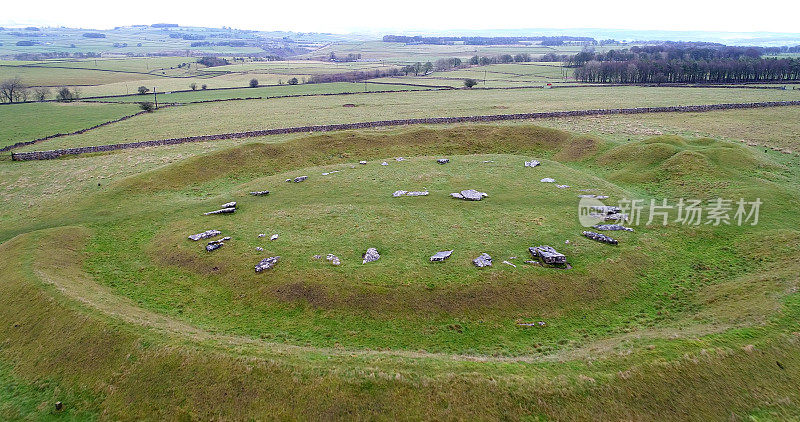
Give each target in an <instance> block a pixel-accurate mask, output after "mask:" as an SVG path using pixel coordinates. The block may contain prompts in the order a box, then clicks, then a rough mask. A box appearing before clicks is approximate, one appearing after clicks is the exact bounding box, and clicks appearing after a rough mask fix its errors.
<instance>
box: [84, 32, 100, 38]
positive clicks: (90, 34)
mask: <svg viewBox="0 0 800 422" xmlns="http://www.w3.org/2000/svg"><path fill="white" fill-rule="evenodd" d="M83 36H84V37H86V38H105V37H106V34H101V33H99V32H84V33H83Z"/></svg>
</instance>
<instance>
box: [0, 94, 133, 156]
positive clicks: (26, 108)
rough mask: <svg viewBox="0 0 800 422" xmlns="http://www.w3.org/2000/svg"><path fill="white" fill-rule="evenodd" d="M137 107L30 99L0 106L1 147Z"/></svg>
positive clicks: (83, 125) (130, 111)
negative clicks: (24, 102) (48, 101)
mask: <svg viewBox="0 0 800 422" xmlns="http://www.w3.org/2000/svg"><path fill="white" fill-rule="evenodd" d="M137 111H139V108H138V107H137V106H135V105H131V104H104V105H100V104H87V103H69V104H62V103H33V104H13V105H3V106H0V128H2V131H0V148H2V147H5V146H7V145H11V144H14V143H17V142H22V141H32V140H34V139H36V138H41V137H44V136H49V135H54V134H56V133H68V132H73V131H76V130H79V129H84V128H87V127H90V126H94V125H96V124H98V123H103V122H106V121H109V120H114V119H118V118H120V117H122V116H126V115H130V114H133V113H136V112H137Z"/></svg>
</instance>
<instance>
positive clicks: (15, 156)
mask: <svg viewBox="0 0 800 422" xmlns="http://www.w3.org/2000/svg"><path fill="white" fill-rule="evenodd" d="M798 105H800V101H766V102H755V103H727V104H706V105H690V106H662V107H636V108H614V109H594V110H571V111H549V112H537V113H518V114H491V115H482V116H461V117H428V118H416V119H398V120H378V121H372V122H362V123H340V124H331V125H313V126H299V127H286V128H277V129H263V130H252V131H246V132H230V133H222V134H215V135H196V136H187V137H182V138H170V139H161V140H154V141H142V142H128V143H121V144H111V145H97V146H87V147H77V148H66V149H57V150H50V151H31V152H20V153H13V152H12V153H11V159H12V160H14V161H32V160H52V159H56V158H59V157H62V156H64V155H79V154H91V153H97V152H108V151H116V150H121V149H132V148H145V147H155V146H165V145H176V144H183V143H187V142H202V141H216V140H223V139H242V138H253V137H260V136H270V135H282V134H290V133H305V132H307V133H312V132H333V131H340V130H353V129H368V128H377V127H389V126H406V125H418V124H449V123H470V122H497V121H507V120H533V119H543V118H553V117H575V116H602V115H615V114H646V113H680V112H707V111H714V110H732V109H747V108H763V107H783V106H798ZM137 114H138V113H137Z"/></svg>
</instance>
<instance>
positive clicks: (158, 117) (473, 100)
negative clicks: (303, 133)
mask: <svg viewBox="0 0 800 422" xmlns="http://www.w3.org/2000/svg"><path fill="white" fill-rule="evenodd" d="M357 86H358V85H356V84H354V87H357ZM356 89H357V88H356ZM798 98H800V91H778V90H748V89H707V88H654V87H582V88H568V89H551V90H544V89H519V90H449V91H434V92H393V93H381V94H356V95H352V96H346V97H336V96H334V97H313V98H279V99H269V100H251V101H234V102H227V103H212V104H195V105H186V106H181V107H174V108H168V109H164V110H161V111H158V112H156V113H152V114H148V115H145V116H140V117H138V118H135V119H131V120H128V121H125V122H121V123H119V124H115V125H112V127H104V128H100V129H97V130H95V131H92V132H90V133H85V134H82V135H76V136H69V137H64V138H59V139H53V140H51V141H47V142H46V143H43V144H40V145H37V146H36V147H35V148H33V147H26V148H24V150H33V149H56V148H65V147H75V146H85V145H101V144H110V143H120V142H132V141H144V140H152V139H162V138H172V137H183V136H190V135H205V134H215V133H225V132H236V131H245V130H256V129H269V128H279V127H287V126H304V125H311V124H332V123H350V122H363V121H372V120H385V119H401V118H415V117H446V116H470V115H482V114H511V113H527V112H537V111H555V110H581V109H593V108H613V107H647V106H665V105H698V104H715V103H730V102H753V101H781V100H796V99H798ZM344 104H354V105H355V107H343V105H344ZM209 116H213V119H212V118H210V117H209ZM243 116H247V117H246V118H244V117H243Z"/></svg>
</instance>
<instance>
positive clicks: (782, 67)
mask: <svg viewBox="0 0 800 422" xmlns="http://www.w3.org/2000/svg"><path fill="white" fill-rule="evenodd" d="M575 79H576V80H578V81H581V82H589V83H623V84H626V83H738V82H774V81H796V80H800V59H792V58H786V59H774V58H766V59H765V58H759V59H714V60H686V59H675V60H663V59H662V60H640V59H633V60H628V61H611V62H609V61H602V62H601V61H598V60H592V61H589V62H587V63H585V64H584V65H583V66H581V67H578V68H576V69H575Z"/></svg>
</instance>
